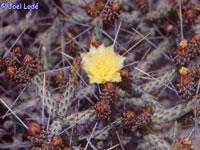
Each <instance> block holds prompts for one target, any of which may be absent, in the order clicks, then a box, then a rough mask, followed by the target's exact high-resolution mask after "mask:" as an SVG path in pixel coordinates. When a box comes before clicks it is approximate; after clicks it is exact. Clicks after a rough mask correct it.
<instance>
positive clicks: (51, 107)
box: [32, 76, 58, 117]
mask: <svg viewBox="0 0 200 150" xmlns="http://www.w3.org/2000/svg"><path fill="white" fill-rule="evenodd" d="M32 84H33V85H34V86H35V87H36V91H37V93H38V96H39V97H40V99H41V100H42V99H43V97H45V98H44V104H45V106H46V107H47V112H48V114H49V115H50V116H51V117H55V116H56V115H57V110H58V109H57V104H56V101H54V99H53V98H52V96H51V94H50V92H49V91H48V90H47V89H45V94H44V96H43V82H42V80H41V78H40V77H39V76H35V77H34V78H33V80H32Z"/></svg>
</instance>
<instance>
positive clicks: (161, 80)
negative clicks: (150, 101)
mask: <svg viewBox="0 0 200 150" xmlns="http://www.w3.org/2000/svg"><path fill="white" fill-rule="evenodd" d="M175 74H176V69H171V70H169V71H167V72H166V73H165V74H164V75H163V76H160V77H158V78H156V79H155V80H154V81H150V82H148V83H146V84H144V85H142V89H143V90H144V91H145V92H147V93H151V94H155V93H156V92H158V91H159V90H160V89H161V88H162V87H163V86H164V84H167V82H168V81H169V80H170V79H171V78H172V77H173V76H174V75H175Z"/></svg>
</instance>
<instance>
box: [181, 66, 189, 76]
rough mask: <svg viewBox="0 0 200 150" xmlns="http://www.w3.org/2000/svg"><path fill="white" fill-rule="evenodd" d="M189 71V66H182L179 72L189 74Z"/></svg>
mask: <svg viewBox="0 0 200 150" xmlns="http://www.w3.org/2000/svg"><path fill="white" fill-rule="evenodd" d="M188 71H189V69H188V68H186V67H181V69H180V70H179V73H180V74H181V75H184V76H185V75H187V74H188Z"/></svg>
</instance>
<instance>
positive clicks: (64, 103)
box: [58, 83, 75, 118]
mask: <svg viewBox="0 0 200 150" xmlns="http://www.w3.org/2000/svg"><path fill="white" fill-rule="evenodd" d="M74 94H75V85H74V84H73V83H71V84H68V86H67V88H66V90H65V92H64V94H63V96H64V98H63V99H61V100H60V103H59V105H58V108H59V109H58V115H59V116H60V117H61V118H63V117H65V116H66V115H67V113H68V109H69V106H71V104H72V102H73V98H74Z"/></svg>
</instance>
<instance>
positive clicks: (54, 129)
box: [49, 119, 63, 136]
mask: <svg viewBox="0 0 200 150" xmlns="http://www.w3.org/2000/svg"><path fill="white" fill-rule="evenodd" d="M62 129H63V123H62V120H61V119H56V120H53V122H52V123H51V125H50V128H49V135H50V136H54V135H59V134H60V133H61V131H62Z"/></svg>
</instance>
